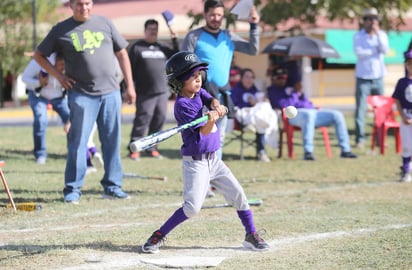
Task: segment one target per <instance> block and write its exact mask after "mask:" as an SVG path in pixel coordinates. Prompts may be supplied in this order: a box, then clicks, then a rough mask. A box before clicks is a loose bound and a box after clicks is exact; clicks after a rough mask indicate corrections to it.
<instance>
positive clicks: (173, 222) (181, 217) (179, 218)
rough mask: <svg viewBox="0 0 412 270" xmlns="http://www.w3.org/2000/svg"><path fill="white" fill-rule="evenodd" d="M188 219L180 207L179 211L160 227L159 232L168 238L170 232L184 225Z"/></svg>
mask: <svg viewBox="0 0 412 270" xmlns="http://www.w3.org/2000/svg"><path fill="white" fill-rule="evenodd" d="M186 219H188V217H187V216H186V215H185V213H184V212H183V208H182V207H180V208H179V209H177V210H176V212H174V214H173V215H172V216H171V217H170V218H169V219H168V220H167V221H166V222H165V224H163V226H162V227H160V229H159V231H160V233H161V234H162V235H163V236H166V235H167V234H168V233H169V232H170V231H172V230H173V229H174V228H175V227H176V226H177V225H179V224H180V223H182V222H183V221H185V220H186Z"/></svg>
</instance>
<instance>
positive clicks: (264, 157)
mask: <svg viewBox="0 0 412 270" xmlns="http://www.w3.org/2000/svg"><path fill="white" fill-rule="evenodd" d="M258 160H259V161H262V162H270V158H269V157H268V155H267V154H266V152H265V151H260V152H259V154H258Z"/></svg>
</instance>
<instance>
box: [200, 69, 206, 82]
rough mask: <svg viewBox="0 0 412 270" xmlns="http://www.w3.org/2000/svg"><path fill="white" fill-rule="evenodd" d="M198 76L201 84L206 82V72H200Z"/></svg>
mask: <svg viewBox="0 0 412 270" xmlns="http://www.w3.org/2000/svg"><path fill="white" fill-rule="evenodd" d="M200 75H201V76H202V84H204V83H206V81H207V72H206V71H205V70H201V71H200Z"/></svg>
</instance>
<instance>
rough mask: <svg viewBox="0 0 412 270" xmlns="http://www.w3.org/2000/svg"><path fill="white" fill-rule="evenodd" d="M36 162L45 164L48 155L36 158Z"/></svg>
mask: <svg viewBox="0 0 412 270" xmlns="http://www.w3.org/2000/svg"><path fill="white" fill-rule="evenodd" d="M36 163H37V164H39V165H44V164H46V157H38V158H37V159H36Z"/></svg>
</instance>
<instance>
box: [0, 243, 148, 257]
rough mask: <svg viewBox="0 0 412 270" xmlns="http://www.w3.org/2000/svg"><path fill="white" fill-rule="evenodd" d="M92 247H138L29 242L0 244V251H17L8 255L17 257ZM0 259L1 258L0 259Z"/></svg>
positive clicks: (131, 248)
mask: <svg viewBox="0 0 412 270" xmlns="http://www.w3.org/2000/svg"><path fill="white" fill-rule="evenodd" d="M84 248H86V249H94V250H100V251H109V252H116V251H118V252H137V251H138V249H140V247H139V248H136V247H135V246H118V245H114V244H112V243H111V242H108V241H101V242H93V243H85V244H67V245H64V244H62V245H31V244H29V243H27V244H24V245H4V246H0V251H1V250H5V251H19V252H21V253H22V254H21V255H15V256H11V257H8V259H10V258H19V257H26V256H32V255H38V254H43V253H47V252H49V251H52V250H77V249H84ZM0 261H1V259H0Z"/></svg>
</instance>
